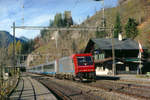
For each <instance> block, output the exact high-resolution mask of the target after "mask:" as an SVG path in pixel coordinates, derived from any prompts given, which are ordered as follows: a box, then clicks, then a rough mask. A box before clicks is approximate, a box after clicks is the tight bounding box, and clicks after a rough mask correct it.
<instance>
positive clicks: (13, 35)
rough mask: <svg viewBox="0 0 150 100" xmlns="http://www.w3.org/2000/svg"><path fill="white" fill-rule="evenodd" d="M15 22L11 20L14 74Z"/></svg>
mask: <svg viewBox="0 0 150 100" xmlns="http://www.w3.org/2000/svg"><path fill="white" fill-rule="evenodd" d="M15 59H16V57H15V22H13V67H14V74H15V71H16V68H15Z"/></svg>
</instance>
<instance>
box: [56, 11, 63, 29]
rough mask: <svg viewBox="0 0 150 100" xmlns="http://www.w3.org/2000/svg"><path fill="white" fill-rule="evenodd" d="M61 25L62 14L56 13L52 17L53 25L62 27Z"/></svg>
mask: <svg viewBox="0 0 150 100" xmlns="http://www.w3.org/2000/svg"><path fill="white" fill-rule="evenodd" d="M62 26H63V19H62V14H61V13H57V14H56V15H55V18H54V27H62Z"/></svg>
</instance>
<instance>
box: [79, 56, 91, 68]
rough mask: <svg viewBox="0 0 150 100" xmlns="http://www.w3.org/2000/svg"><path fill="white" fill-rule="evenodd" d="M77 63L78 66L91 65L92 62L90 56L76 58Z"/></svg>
mask: <svg viewBox="0 0 150 100" xmlns="http://www.w3.org/2000/svg"><path fill="white" fill-rule="evenodd" d="M77 61H78V65H79V66H87V65H93V61H92V58H91V56H81V57H77Z"/></svg>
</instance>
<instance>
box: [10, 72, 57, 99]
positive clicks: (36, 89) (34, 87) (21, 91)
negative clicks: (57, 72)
mask: <svg viewBox="0 0 150 100" xmlns="http://www.w3.org/2000/svg"><path fill="white" fill-rule="evenodd" d="M9 100H57V98H56V97H55V96H54V95H53V94H52V93H51V92H50V91H49V90H48V89H47V88H46V87H45V86H43V85H42V84H41V83H39V82H38V81H37V80H35V79H32V78H31V77H30V76H26V75H23V76H22V77H21V78H20V80H19V83H18V86H17V87H16V89H15V90H14V92H13V93H12V94H11V95H10V97H9Z"/></svg>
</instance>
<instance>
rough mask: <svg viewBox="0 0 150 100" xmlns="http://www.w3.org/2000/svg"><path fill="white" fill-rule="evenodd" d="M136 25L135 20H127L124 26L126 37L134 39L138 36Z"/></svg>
mask: <svg viewBox="0 0 150 100" xmlns="http://www.w3.org/2000/svg"><path fill="white" fill-rule="evenodd" d="M137 26H138V23H137V22H136V20H135V19H133V18H129V19H128V22H127V24H126V25H125V31H126V37H127V38H132V39H134V38H135V37H136V36H137V35H138V29H137Z"/></svg>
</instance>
